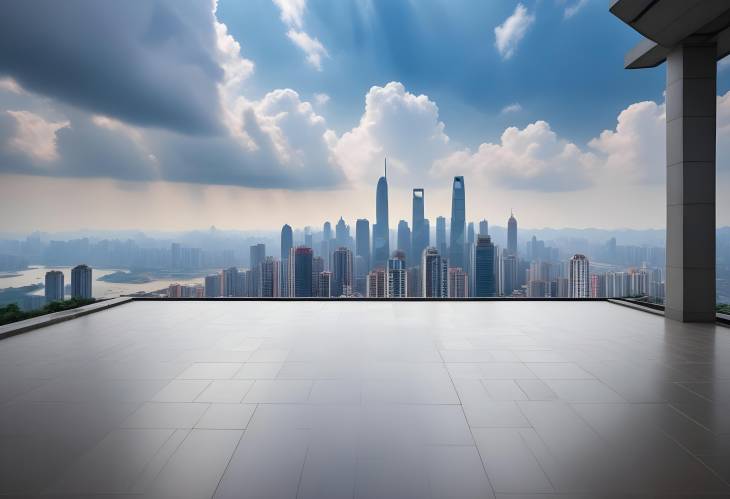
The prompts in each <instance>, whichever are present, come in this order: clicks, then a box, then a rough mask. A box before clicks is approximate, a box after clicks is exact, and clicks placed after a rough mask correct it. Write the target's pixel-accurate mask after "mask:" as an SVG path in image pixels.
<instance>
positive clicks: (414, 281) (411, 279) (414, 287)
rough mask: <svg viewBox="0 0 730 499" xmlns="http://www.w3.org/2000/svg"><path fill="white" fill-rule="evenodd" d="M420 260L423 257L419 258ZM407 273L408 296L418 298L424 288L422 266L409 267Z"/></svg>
mask: <svg viewBox="0 0 730 499" xmlns="http://www.w3.org/2000/svg"><path fill="white" fill-rule="evenodd" d="M418 261H419V262H420V261H421V259H420V258H419V260H418ZM407 273H408V277H407V281H408V282H407V284H408V291H407V296H408V298H418V297H420V296H421V293H423V289H421V266H420V265H419V266H412V267H408V271H407Z"/></svg>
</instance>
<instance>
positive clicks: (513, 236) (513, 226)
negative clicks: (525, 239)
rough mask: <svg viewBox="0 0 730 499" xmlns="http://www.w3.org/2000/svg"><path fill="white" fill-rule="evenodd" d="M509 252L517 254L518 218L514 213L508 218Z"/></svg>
mask: <svg viewBox="0 0 730 499" xmlns="http://www.w3.org/2000/svg"><path fill="white" fill-rule="evenodd" d="M507 252H508V253H509V254H510V255H515V256H517V219H516V218H515V215H514V213H510V215H509V220H507Z"/></svg>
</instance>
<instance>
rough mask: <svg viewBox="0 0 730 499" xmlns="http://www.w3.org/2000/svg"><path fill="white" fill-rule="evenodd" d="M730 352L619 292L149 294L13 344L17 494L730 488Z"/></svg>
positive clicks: (3, 449)
mask: <svg viewBox="0 0 730 499" xmlns="http://www.w3.org/2000/svg"><path fill="white" fill-rule="evenodd" d="M728 358H730V331H728V330H727V329H726V328H724V327H722V326H719V325H713V324H690V323H681V322H676V321H671V320H668V319H665V318H663V317H661V316H658V315H654V314H649V313H645V312H642V311H637V310H632V309H630V308H627V307H622V306H618V305H615V304H613V303H609V302H606V301H587V302H580V303H579V302H571V301H561V302H550V301H519V302H517V301H487V302H475V301H472V302H470V301H466V302H455V301H440V302H404V301H396V302H387V301H373V302H362V301H359V302H346V301H339V302H338V301H299V302H296V301H290V302H277V301H268V302H256V301H211V300H208V301H162V302H161V301H133V302H130V303H126V304H122V305H119V306H117V307H114V308H111V309H108V310H105V311H102V312H97V313H94V314H90V315H86V316H83V317H80V318H77V319H74V320H72V321H68V322H63V323H59V324H55V325H51V326H48V327H45V328H41V329H37V330H35V331H32V332H28V333H24V334H21V335H17V336H14V337H11V338H8V339H5V340H2V343H0V380H2V381H1V382H0V403H1V404H2V405H0V453H1V454H0V456H1V457H0V463H1V465H0V493H2V494H9V495H41V494H50V495H55V496H67V497H81V496H84V495H88V496H94V497H97V496H101V495H108V494H112V495H117V496H123V497H195V498H198V497H277V498H278V497H292V498H294V497H300V498H301V497H312V498H325V497H336V498H343V497H358V498H364V497H373V498H384V497H398V498H403V497H418V498H424V497H449V498H452V497H464V498H466V497H475V498H477V497H478V498H483V497H505V498H507V497H530V495H531V494H535V496H534V497H545V496H544V494H552V495H550V496H549V497H617V496H618V497H620V496H623V495H631V497H635V496H636V495H638V496H640V497H643V495H644V494H645V495H647V496H651V497H656V496H662V497H664V496H668V495H672V494H677V495H685V496H691V497H697V496H699V495H702V494H719V495H727V494H730V419H729V418H727V414H728V413H730V368H729V366H730V364H729V363H728V362H727V359H728ZM576 494H577V495H576Z"/></svg>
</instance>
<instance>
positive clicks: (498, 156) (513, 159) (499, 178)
mask: <svg viewBox="0 0 730 499" xmlns="http://www.w3.org/2000/svg"><path fill="white" fill-rule="evenodd" d="M596 168H597V161H596V158H595V156H594V155H593V154H591V153H586V152H583V151H581V150H580V148H579V147H578V146H576V145H575V144H573V143H571V142H568V141H566V140H564V139H561V138H559V137H558V135H557V134H556V133H555V132H554V131H553V130H552V129H551V128H550V125H549V124H548V123H547V122H545V121H536V122H535V123H532V124H530V125H528V126H526V127H525V128H523V129H519V128H517V127H509V128H507V129H506V130H505V131H504V133H503V134H502V137H501V139H500V142H499V143H498V144H492V143H484V144H481V145H480V146H479V149H478V150H477V151H476V152H473V153H472V152H471V151H470V150H468V149H465V150H461V151H456V152H454V153H452V154H451V155H449V156H448V157H446V158H444V159H441V160H438V161H436V162H435V164H434V168H433V173H434V174H435V175H437V176H439V177H448V176H451V175H459V174H461V175H466V176H467V178H471V179H472V183H477V184H479V185H489V184H497V185H498V186H500V187H506V188H510V189H526V190H538V191H564V190H575V189H580V188H583V187H586V186H588V185H590V183H591V176H592V174H593V173H594V172H595V170H596Z"/></svg>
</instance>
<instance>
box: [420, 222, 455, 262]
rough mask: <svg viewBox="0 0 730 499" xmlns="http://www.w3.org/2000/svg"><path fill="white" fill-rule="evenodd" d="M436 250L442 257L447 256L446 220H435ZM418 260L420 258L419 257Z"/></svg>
mask: <svg viewBox="0 0 730 499" xmlns="http://www.w3.org/2000/svg"><path fill="white" fill-rule="evenodd" d="M436 249H437V250H439V253H440V254H442V255H445V254H447V251H448V249H449V248H448V246H447V245H446V218H445V217H437V218H436ZM419 258H420V256H419Z"/></svg>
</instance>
